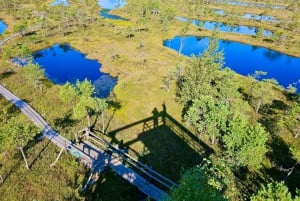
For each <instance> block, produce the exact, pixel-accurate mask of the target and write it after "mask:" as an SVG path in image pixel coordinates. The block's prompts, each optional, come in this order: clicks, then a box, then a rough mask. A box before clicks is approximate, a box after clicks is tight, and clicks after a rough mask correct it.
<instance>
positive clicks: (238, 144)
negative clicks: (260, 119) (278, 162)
mask: <svg viewBox="0 0 300 201" xmlns="http://www.w3.org/2000/svg"><path fill="white" fill-rule="evenodd" d="M267 139H268V133H267V132H266V131H265V130H264V128H263V127H262V126H261V125H260V124H259V123H255V124H254V125H251V124H250V123H249V122H248V120H247V119H246V118H245V117H244V116H241V115H237V114H235V115H234V116H233V117H232V119H231V120H230V121H229V125H228V129H227V132H226V134H225V135H224V137H223V141H224V143H225V147H226V149H227V153H228V155H229V156H230V157H231V159H232V161H233V164H234V165H236V166H250V167H254V168H257V167H259V166H260V164H261V162H262V160H263V157H264V155H265V153H266V152H267V148H266V142H267Z"/></svg>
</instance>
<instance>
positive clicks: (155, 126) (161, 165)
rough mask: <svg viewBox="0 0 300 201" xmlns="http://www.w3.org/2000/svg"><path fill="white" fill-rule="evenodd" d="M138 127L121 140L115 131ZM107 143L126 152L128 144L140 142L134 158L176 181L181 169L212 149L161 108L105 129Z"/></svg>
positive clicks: (191, 165)
mask: <svg viewBox="0 0 300 201" xmlns="http://www.w3.org/2000/svg"><path fill="white" fill-rule="evenodd" d="M133 127H134V129H135V130H139V133H137V135H138V137H137V138H135V139H132V140H130V141H127V142H124V141H123V140H118V138H119V137H117V135H120V136H121V135H122V134H121V132H122V131H124V130H127V129H130V128H133ZM135 134H136V133H135ZM107 135H108V136H109V137H110V138H111V143H113V144H118V146H119V147H123V148H124V149H125V150H127V151H128V153H130V147H132V146H134V145H135V144H137V143H142V144H143V145H142V146H143V147H142V153H136V152H135V153H134V154H137V155H136V156H137V157H138V160H139V161H141V162H143V163H145V164H147V165H148V166H150V167H152V168H153V169H155V170H157V171H158V172H159V173H162V174H163V175H164V176H166V177H167V178H170V179H171V180H175V181H178V180H179V177H180V172H181V171H182V169H187V168H190V167H193V166H194V165H196V164H199V163H200V162H201V161H202V158H203V157H208V156H209V155H210V154H212V153H213V150H212V149H211V148H210V147H209V146H208V145H206V144H205V143H204V142H203V141H201V140H200V139H199V138H197V137H196V136H195V135H194V134H193V133H192V132H190V131H189V130H188V129H187V128H186V127H184V126H183V125H182V124H181V123H179V122H178V121H177V120H176V119H175V118H173V117H172V116H171V115H170V114H168V113H167V107H166V105H165V104H163V105H162V110H161V111H158V109H157V108H154V109H153V110H152V116H150V117H148V118H145V119H142V120H140V121H137V122H134V123H132V124H129V125H126V126H124V127H121V128H118V129H115V130H113V131H110V132H109V133H107Z"/></svg>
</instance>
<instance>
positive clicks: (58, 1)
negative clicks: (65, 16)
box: [50, 0, 69, 6]
mask: <svg viewBox="0 0 300 201" xmlns="http://www.w3.org/2000/svg"><path fill="white" fill-rule="evenodd" d="M50 5H51V6H58V5H60V6H68V5H69V2H68V0H55V1H53V2H52V3H51V4H50Z"/></svg>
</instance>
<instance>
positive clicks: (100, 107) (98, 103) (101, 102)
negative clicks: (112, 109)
mask: <svg viewBox="0 0 300 201" xmlns="http://www.w3.org/2000/svg"><path fill="white" fill-rule="evenodd" d="M94 101H95V108H94V109H95V111H96V112H97V113H100V114H101V119H102V133H104V132H105V122H104V113H105V110H106V109H107V108H108V104H107V102H106V100H105V99H103V98H95V99H94Z"/></svg>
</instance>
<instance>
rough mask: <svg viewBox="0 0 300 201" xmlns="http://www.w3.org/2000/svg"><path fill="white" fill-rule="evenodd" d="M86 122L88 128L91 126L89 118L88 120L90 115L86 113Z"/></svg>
mask: <svg viewBox="0 0 300 201" xmlns="http://www.w3.org/2000/svg"><path fill="white" fill-rule="evenodd" d="M86 119H87V123H88V128H90V127H91V120H90V115H86Z"/></svg>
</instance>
